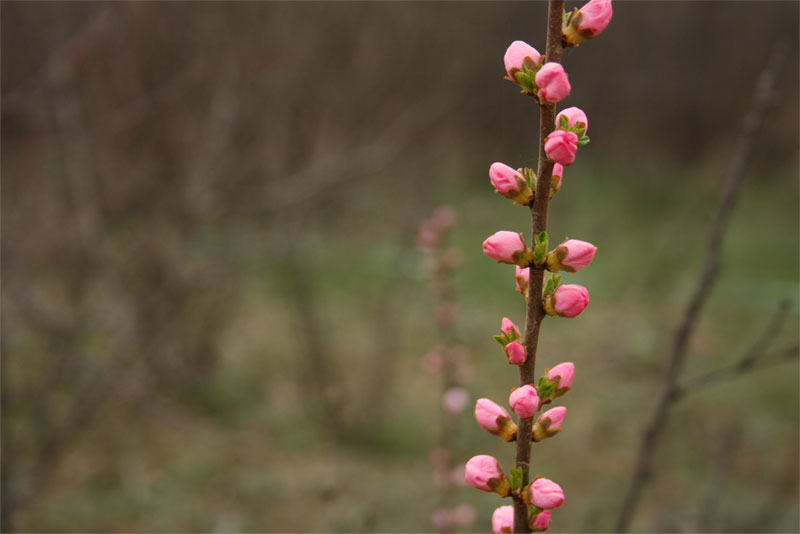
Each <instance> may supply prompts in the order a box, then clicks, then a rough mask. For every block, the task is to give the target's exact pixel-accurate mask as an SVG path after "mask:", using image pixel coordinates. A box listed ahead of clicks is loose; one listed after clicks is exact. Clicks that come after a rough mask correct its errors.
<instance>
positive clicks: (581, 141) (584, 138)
mask: <svg viewBox="0 0 800 534" xmlns="http://www.w3.org/2000/svg"><path fill="white" fill-rule="evenodd" d="M588 144H589V137H588V136H586V135H583V136H581V137H580V139H578V146H583V145H588Z"/></svg>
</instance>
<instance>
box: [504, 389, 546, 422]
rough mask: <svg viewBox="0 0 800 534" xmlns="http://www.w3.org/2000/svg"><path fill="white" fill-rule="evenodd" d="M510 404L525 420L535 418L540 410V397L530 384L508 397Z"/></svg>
mask: <svg viewBox="0 0 800 534" xmlns="http://www.w3.org/2000/svg"><path fill="white" fill-rule="evenodd" d="M508 404H509V406H511V409H512V410H514V413H516V414H517V415H518V416H520V417H522V418H523V419H524V418H526V417H533V416H534V415H536V411H537V410H538V409H539V395H537V394H536V388H534V387H533V386H531V385H530V384H525V385H524V386H522V387H519V388H517V389H515V390H514V391H512V392H511V396H509V397H508Z"/></svg>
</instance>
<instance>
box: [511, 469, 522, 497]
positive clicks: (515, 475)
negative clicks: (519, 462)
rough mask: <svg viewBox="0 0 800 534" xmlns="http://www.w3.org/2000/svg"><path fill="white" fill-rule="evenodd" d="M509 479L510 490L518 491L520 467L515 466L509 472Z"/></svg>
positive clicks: (520, 474)
mask: <svg viewBox="0 0 800 534" xmlns="http://www.w3.org/2000/svg"><path fill="white" fill-rule="evenodd" d="M508 475H509V477H508V478H509V481H510V482H511V491H513V492H515V493H518V492H519V490H520V489H522V469H521V468H519V467H515V468H514V469H512V470H511V471H510V472H509V473H508Z"/></svg>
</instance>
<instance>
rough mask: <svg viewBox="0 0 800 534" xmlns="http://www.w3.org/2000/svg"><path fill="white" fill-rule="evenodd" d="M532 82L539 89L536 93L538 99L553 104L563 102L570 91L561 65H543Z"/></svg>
mask: <svg viewBox="0 0 800 534" xmlns="http://www.w3.org/2000/svg"><path fill="white" fill-rule="evenodd" d="M533 81H534V83H536V87H538V88H539V90H538V91H537V93H536V94H537V95H538V96H539V98H540V99H541V100H544V101H546V102H551V103H553V104H555V103H556V102H561V101H562V100H564V99H565V98H566V97H567V95H568V94H569V92H570V90H571V89H572V88H571V87H570V85H569V79H567V73H566V72H564V67H563V66H562V65H561V63H555V62H550V63H545V64H544V65H542V68H541V69H539V72H537V73H536V77H535V78H534V79H533Z"/></svg>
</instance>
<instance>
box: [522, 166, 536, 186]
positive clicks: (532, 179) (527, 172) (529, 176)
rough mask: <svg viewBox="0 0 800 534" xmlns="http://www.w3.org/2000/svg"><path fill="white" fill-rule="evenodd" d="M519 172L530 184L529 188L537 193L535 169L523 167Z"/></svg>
mask: <svg viewBox="0 0 800 534" xmlns="http://www.w3.org/2000/svg"><path fill="white" fill-rule="evenodd" d="M519 172H521V173H522V176H523V177H524V178H525V181H526V182H528V187H530V188H531V189H532V190H533V191H536V173H535V172H533V169H529V168H527V167H523V168H522V169H520V170H519Z"/></svg>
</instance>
